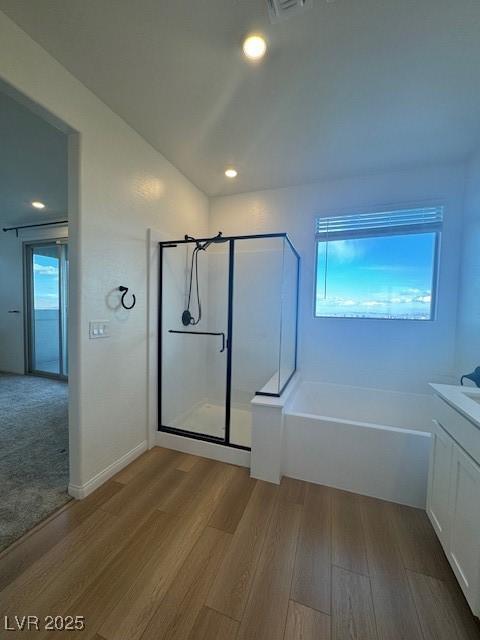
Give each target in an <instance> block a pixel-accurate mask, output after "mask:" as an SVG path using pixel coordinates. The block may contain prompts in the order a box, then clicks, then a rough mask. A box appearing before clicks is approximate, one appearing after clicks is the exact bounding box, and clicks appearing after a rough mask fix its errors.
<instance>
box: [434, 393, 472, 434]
mask: <svg viewBox="0 0 480 640" xmlns="http://www.w3.org/2000/svg"><path fill="white" fill-rule="evenodd" d="M430 386H431V387H432V389H433V390H434V391H435V393H436V394H437V395H439V396H440V398H442V399H443V400H445V402H447V403H448V404H449V405H450V406H451V407H453V408H454V409H456V410H457V411H459V412H460V413H461V414H462V415H463V416H464V417H465V418H467V420H469V421H470V422H472V423H473V424H474V425H475V426H476V427H478V429H480V389H478V388H476V387H461V386H459V385H453V384H434V383H430Z"/></svg>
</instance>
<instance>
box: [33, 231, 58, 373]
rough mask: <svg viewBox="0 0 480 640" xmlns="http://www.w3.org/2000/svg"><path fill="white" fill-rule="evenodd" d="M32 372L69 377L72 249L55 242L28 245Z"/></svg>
mask: <svg viewBox="0 0 480 640" xmlns="http://www.w3.org/2000/svg"><path fill="white" fill-rule="evenodd" d="M26 266H27V279H26V283H27V307H28V309H27V317H28V325H27V332H28V371H29V373H33V374H38V375H46V376H50V377H55V378H63V379H66V377H67V375H68V349H67V323H68V246H67V244H66V242H65V241H61V240H51V241H46V242H41V243H40V242H39V243H35V244H29V245H27V246H26Z"/></svg>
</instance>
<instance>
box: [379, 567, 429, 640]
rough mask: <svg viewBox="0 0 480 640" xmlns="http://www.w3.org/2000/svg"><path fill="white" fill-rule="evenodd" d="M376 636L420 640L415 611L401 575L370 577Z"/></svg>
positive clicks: (392, 639) (390, 639)
mask: <svg viewBox="0 0 480 640" xmlns="http://www.w3.org/2000/svg"><path fill="white" fill-rule="evenodd" d="M370 582H371V585H372V596H373V607H374V610H375V619H376V621H377V632H378V637H379V638H380V639H381V640H383V638H388V640H422V633H421V630H420V624H419V620H418V614H417V611H416V608H415V604H414V602H413V598H412V594H411V592H410V589H409V586H408V581H407V578H406V577H405V576H395V575H391V576H388V575H383V576H373V577H371V578H370Z"/></svg>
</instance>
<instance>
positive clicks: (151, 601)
mask: <svg viewBox="0 0 480 640" xmlns="http://www.w3.org/2000/svg"><path fill="white" fill-rule="evenodd" d="M0 590H1V591H0V614H1V616H2V621H1V624H2V626H3V616H6V615H8V616H10V618H11V619H12V618H13V616H15V615H17V616H23V615H36V616H39V617H43V616H46V615H49V614H52V615H63V616H65V615H82V616H85V619H86V629H85V630H84V631H80V632H75V633H73V632H66V631H64V632H58V631H56V632H45V631H36V630H32V631H31V632H28V631H23V632H22V633H19V632H6V631H4V630H2V631H0V637H1V638H7V637H12V638H13V637H14V638H29V637H31V638H35V639H40V638H46V637H56V638H58V637H61V636H65V637H72V636H74V637H76V638H86V639H90V640H153V639H155V640H174V639H175V640H253V639H256V640H257V639H258V640H332V639H333V640H474V639H476V640H478V639H480V630H479V629H480V628H479V626H478V623H477V621H476V620H475V619H474V618H473V616H472V615H471V614H470V611H469V609H468V607H467V605H466V603H465V600H464V599H463V596H462V594H461V592H460V590H459V587H458V586H457V585H456V582H455V580H454V578H453V575H452V573H451V571H450V568H449V566H448V563H447V561H446V559H445V556H444V554H443V552H442V549H441V548H440V545H439V543H438V541H437V539H436V537H435V534H434V532H433V530H432V528H431V526H430V524H429V522H428V519H427V517H426V514H425V513H424V512H422V511H420V510H417V509H412V508H409V507H401V506H398V505H394V504H391V503H387V502H382V501H380V500H375V499H373V498H365V497H361V496H357V495H353V494H350V493H345V492H342V491H338V490H334V489H329V488H326V487H323V486H318V485H313V484H308V483H305V482H300V481H298V480H291V479H288V478H284V480H283V481H282V484H281V485H280V486H279V487H277V486H275V485H271V484H267V483H265V482H261V481H255V480H252V479H251V478H250V477H249V475H248V470H246V469H242V468H239V467H234V466H231V465H227V464H223V463H219V462H214V461H212V460H206V459H203V458H197V457H195V456H191V455H187V454H182V453H177V452H173V451H169V450H166V449H160V448H155V449H152V450H151V451H149V452H148V453H146V454H144V455H143V456H141V457H140V458H138V459H137V460H136V461H135V462H133V463H132V464H131V465H130V466H129V467H127V468H126V469H124V470H123V471H122V472H120V473H119V474H118V475H117V476H116V477H115V478H113V479H112V480H111V481H109V482H108V483H107V484H105V485H103V486H102V487H101V488H100V489H99V490H98V491H96V492H95V493H94V494H92V495H91V496H89V497H88V498H86V499H85V500H83V501H81V502H75V503H74V504H71V505H68V506H67V507H66V508H64V509H63V510H61V511H60V512H59V513H58V514H57V515H55V516H54V517H52V518H51V519H50V520H48V521H47V522H46V523H45V524H44V525H43V526H41V527H39V528H37V529H36V530H34V531H33V532H32V533H31V534H30V535H27V536H26V537H25V538H23V539H22V540H21V541H19V543H17V544H15V545H14V546H12V547H11V548H10V549H9V550H7V552H5V553H4V554H2V555H1V556H0Z"/></svg>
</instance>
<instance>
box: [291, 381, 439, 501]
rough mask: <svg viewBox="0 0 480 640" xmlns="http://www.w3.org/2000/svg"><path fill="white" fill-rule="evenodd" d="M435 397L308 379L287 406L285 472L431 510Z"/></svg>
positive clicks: (292, 475)
mask: <svg viewBox="0 0 480 640" xmlns="http://www.w3.org/2000/svg"><path fill="white" fill-rule="evenodd" d="M431 402H432V400H431V397H430V396H428V395H421V394H410V393H397V392H393V391H382V390H377V389H366V388H361V387H350V386H344V385H334V384H324V383H310V382H302V383H301V384H300V385H299V386H298V388H297V390H296V392H295V393H294V394H293V397H292V398H291V399H290V401H289V402H288V403H287V405H286V407H285V409H284V433H283V462H282V472H283V474H284V475H286V476H289V477H292V478H299V479H301V480H307V481H309V482H315V483H318V484H325V485H328V486H332V487H336V488H339V489H345V490H347V491H352V492H354V493H360V494H363V495H369V496H374V497H377V498H383V499H384V500H390V501H392V502H399V503H401V504H408V505H412V506H415V507H421V508H425V502H426V490H427V475H428V458H429V452H430V431H431V421H432V411H431Z"/></svg>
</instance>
